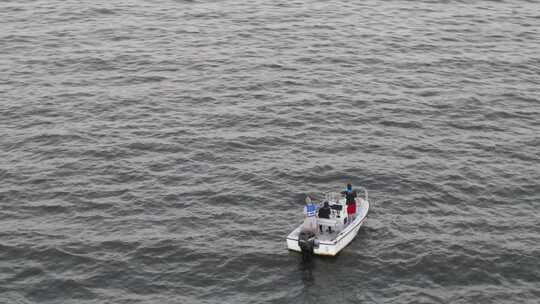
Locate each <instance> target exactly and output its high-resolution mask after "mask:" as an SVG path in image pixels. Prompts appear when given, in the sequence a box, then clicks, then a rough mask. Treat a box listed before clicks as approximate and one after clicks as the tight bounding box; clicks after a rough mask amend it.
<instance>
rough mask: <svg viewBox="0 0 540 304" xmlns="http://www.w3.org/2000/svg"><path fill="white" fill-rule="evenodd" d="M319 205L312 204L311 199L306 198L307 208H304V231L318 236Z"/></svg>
mask: <svg viewBox="0 0 540 304" xmlns="http://www.w3.org/2000/svg"><path fill="white" fill-rule="evenodd" d="M316 214H317V205H315V204H314V203H313V202H311V198H310V197H309V196H306V206H305V207H304V216H305V219H304V227H303V229H304V230H308V231H311V232H313V233H314V234H317V232H318V231H317V217H316V216H315V215H316Z"/></svg>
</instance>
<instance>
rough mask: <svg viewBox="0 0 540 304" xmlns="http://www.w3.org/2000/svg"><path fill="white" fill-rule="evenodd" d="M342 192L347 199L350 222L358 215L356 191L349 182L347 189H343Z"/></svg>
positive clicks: (348, 219)
mask: <svg viewBox="0 0 540 304" xmlns="http://www.w3.org/2000/svg"><path fill="white" fill-rule="evenodd" d="M341 194H343V195H345V197H346V199H347V222H348V223H350V222H352V221H354V218H355V216H356V191H354V190H353V189H352V185H351V184H347V190H345V191H342V192H341Z"/></svg>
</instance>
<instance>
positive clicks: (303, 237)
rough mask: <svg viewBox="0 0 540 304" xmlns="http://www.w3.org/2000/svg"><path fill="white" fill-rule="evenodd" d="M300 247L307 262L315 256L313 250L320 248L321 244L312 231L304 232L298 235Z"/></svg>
mask: <svg viewBox="0 0 540 304" xmlns="http://www.w3.org/2000/svg"><path fill="white" fill-rule="evenodd" d="M298 246H299V247H300V249H301V250H302V259H303V260H304V261H306V260H309V259H310V258H311V256H313V249H315V248H318V247H319V242H318V241H317V240H316V239H315V234H314V233H313V232H312V231H308V230H303V231H300V234H299V235H298Z"/></svg>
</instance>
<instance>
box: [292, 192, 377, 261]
mask: <svg viewBox="0 0 540 304" xmlns="http://www.w3.org/2000/svg"><path fill="white" fill-rule="evenodd" d="M355 191H357V195H358V197H357V198H356V217H355V218H354V220H352V221H351V222H349V223H348V222H347V204H346V199H345V197H342V195H341V193H335V192H329V193H326V194H325V196H324V201H322V202H321V204H320V206H322V203H324V202H328V204H329V205H330V208H331V213H330V217H329V218H319V217H318V211H317V225H322V228H323V229H322V232H321V231H317V233H313V232H311V231H306V230H305V229H304V225H303V224H301V225H300V226H298V227H297V228H296V229H294V230H293V231H292V232H291V233H290V234H289V235H288V236H287V247H288V249H289V250H293V251H298V252H302V253H303V254H304V256H305V255H306V254H316V255H328V256H335V255H336V254H338V253H339V252H340V251H341V250H342V249H343V248H345V246H347V245H348V244H349V243H350V242H351V241H352V240H353V239H354V238H355V237H356V235H357V234H358V231H359V230H360V227H361V226H362V224H363V223H364V221H365V220H366V217H367V214H368V211H369V201H368V192H367V190H366V189H364V188H357V189H355ZM360 191H363V193H364V195H363V197H360V193H359V192H360ZM328 228H330V229H328Z"/></svg>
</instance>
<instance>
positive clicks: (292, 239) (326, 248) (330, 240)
mask: <svg viewBox="0 0 540 304" xmlns="http://www.w3.org/2000/svg"><path fill="white" fill-rule="evenodd" d="M356 208H357V210H356V211H357V212H356V218H355V220H354V221H353V222H352V223H350V224H348V225H347V226H345V227H344V228H343V229H342V230H341V231H339V233H334V234H333V235H330V236H328V235H325V234H320V235H318V236H317V241H318V243H319V246H318V247H316V248H314V250H313V253H314V254H316V255H328V256H335V255H336V254H338V253H339V252H340V251H341V250H342V249H343V248H345V247H346V246H347V245H349V243H350V242H351V241H352V240H353V239H354V238H355V237H356V235H357V234H358V231H359V230H360V227H362V225H363V224H364V221H365V220H366V217H367V214H368V211H369V202H368V201H367V200H364V199H358V203H357V207H356ZM301 230H302V225H300V226H299V227H298V228H296V229H295V230H294V231H293V232H291V233H290V234H289V235H288V236H287V247H288V248H289V250H293V251H298V252H301V251H302V250H301V249H300V246H298V235H299V233H300V231H301Z"/></svg>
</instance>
